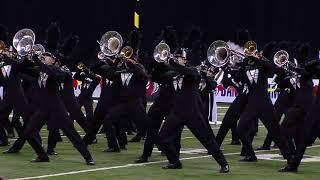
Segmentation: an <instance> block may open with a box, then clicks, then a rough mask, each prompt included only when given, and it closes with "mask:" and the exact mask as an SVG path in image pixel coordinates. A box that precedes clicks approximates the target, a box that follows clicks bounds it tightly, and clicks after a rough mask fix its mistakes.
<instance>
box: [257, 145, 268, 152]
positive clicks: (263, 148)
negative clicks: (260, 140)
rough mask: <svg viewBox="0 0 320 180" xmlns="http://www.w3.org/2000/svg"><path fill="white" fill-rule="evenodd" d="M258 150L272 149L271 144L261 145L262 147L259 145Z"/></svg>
mask: <svg viewBox="0 0 320 180" xmlns="http://www.w3.org/2000/svg"><path fill="white" fill-rule="evenodd" d="M256 150H260V151H261V150H270V146H269V147H267V146H260V147H258V148H257V149H256Z"/></svg>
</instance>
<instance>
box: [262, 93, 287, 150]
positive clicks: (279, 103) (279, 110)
mask: <svg viewBox="0 0 320 180" xmlns="http://www.w3.org/2000/svg"><path fill="white" fill-rule="evenodd" d="M289 98H290V96H289V94H287V93H286V92H282V93H281V94H280V95H279V97H278V99H277V100H276V102H275V103H274V108H275V112H276V120H277V122H279V123H280V121H281V117H282V115H284V114H286V113H287V111H288V109H289V105H290V102H292V100H291V99H289ZM271 142H272V137H271V135H270V133H268V134H267V136H266V138H265V140H264V142H263V145H262V146H263V147H270V146H271Z"/></svg>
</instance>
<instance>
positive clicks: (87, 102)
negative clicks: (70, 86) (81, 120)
mask: <svg viewBox="0 0 320 180" xmlns="http://www.w3.org/2000/svg"><path fill="white" fill-rule="evenodd" d="M78 101H79V105H80V108H81V107H82V106H83V107H84V110H85V111H86V118H87V122H88V124H89V125H91V124H92V122H93V100H92V98H90V97H89V98H88V97H85V96H79V97H78Z"/></svg>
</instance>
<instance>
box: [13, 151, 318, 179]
mask: <svg viewBox="0 0 320 180" xmlns="http://www.w3.org/2000/svg"><path fill="white" fill-rule="evenodd" d="M315 147H320V145H315V146H312V147H308V149H309V148H315ZM278 150H279V149H272V150H261V151H255V152H256V153H259V152H271V151H278ZM239 154H240V152H237V153H227V154H224V155H225V156H231V155H239ZM208 157H211V155H206V156H194V157H188V158H181V159H180V160H181V161H183V160H192V159H202V158H208ZM164 162H167V160H162V161H154V162H147V163H142V164H126V165H122V166H111V167H102V168H95V169H85V170H79V171H70V172H65V173H57V174H47V175H42V176H33V177H23V178H15V179H9V180H28V179H42V178H48V177H57V176H65V175H72V174H80V173H87V172H96V171H104V170H110V169H121V168H129V167H140V166H146V165H152V164H159V163H164Z"/></svg>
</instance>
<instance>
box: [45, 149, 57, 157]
mask: <svg viewBox="0 0 320 180" xmlns="http://www.w3.org/2000/svg"><path fill="white" fill-rule="evenodd" d="M47 154H48V155H49V156H56V155H58V153H57V152H56V151H55V150H47Z"/></svg>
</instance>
